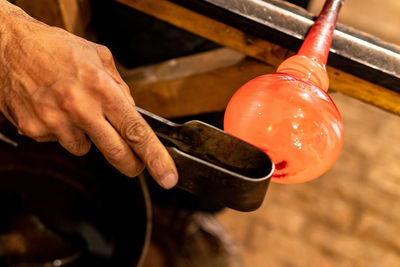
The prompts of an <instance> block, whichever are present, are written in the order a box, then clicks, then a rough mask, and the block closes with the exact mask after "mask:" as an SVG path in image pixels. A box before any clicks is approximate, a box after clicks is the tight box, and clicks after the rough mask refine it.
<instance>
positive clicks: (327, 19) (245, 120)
mask: <svg viewBox="0 0 400 267" xmlns="http://www.w3.org/2000/svg"><path fill="white" fill-rule="evenodd" d="M341 4H342V0H327V1H326V3H325V5H324V8H323V10H322V12H321V14H320V16H319V17H318V19H317V21H316V22H315V24H314V26H313V27H312V29H311V31H310V33H309V34H308V36H307V37H306V39H305V41H304V43H303V45H302V47H301V48H300V50H299V52H298V54H297V55H295V56H293V57H290V58H288V59H287V60H285V61H284V62H282V64H281V65H280V66H279V67H278V70H277V73H274V74H268V75H263V76H260V77H257V78H255V79H253V80H251V81H250V82H248V83H246V84H245V85H243V86H242V87H241V88H240V89H239V90H238V91H237V92H236V93H235V95H234V96H233V97H232V99H231V100H230V102H229V104H228V107H227V109H226V112H225V118H224V129H225V131H227V132H228V133H230V134H232V135H234V136H237V137H239V138H241V139H243V140H245V141H247V142H249V143H251V144H253V145H255V146H257V147H259V148H261V149H263V150H264V151H265V152H266V153H268V155H269V156H270V157H271V158H272V160H273V161H274V163H275V169H276V171H275V173H274V175H273V177H272V181H273V182H278V183H299V182H305V181H309V180H312V179H315V178H317V177H319V176H320V175H321V174H323V173H324V172H326V171H327V170H328V169H329V168H330V167H331V166H332V165H333V163H334V162H335V161H336V159H337V157H338V156H339V154H340V150H341V148H342V144H343V123H342V118H341V116H340V113H339V111H338V110H337V108H336V106H335V104H334V103H333V101H332V100H331V98H330V97H329V96H328V95H327V94H326V91H327V90H328V86H329V80H328V75H327V72H326V68H325V64H326V61H327V58H328V53H329V47H330V44H331V40H332V34H333V30H334V27H335V24H336V19H337V15H338V12H339V9H340V6H341Z"/></svg>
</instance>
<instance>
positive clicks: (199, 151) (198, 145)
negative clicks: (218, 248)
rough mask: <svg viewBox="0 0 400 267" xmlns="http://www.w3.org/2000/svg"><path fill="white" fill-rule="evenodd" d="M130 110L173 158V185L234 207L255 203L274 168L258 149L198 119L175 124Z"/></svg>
mask: <svg viewBox="0 0 400 267" xmlns="http://www.w3.org/2000/svg"><path fill="white" fill-rule="evenodd" d="M135 108H136V109H137V110H138V111H139V112H140V114H141V115H142V116H143V118H144V119H145V120H146V121H147V123H148V124H149V125H150V127H151V128H152V129H153V131H154V132H155V133H156V134H157V136H158V137H159V138H160V140H161V141H162V142H163V143H164V144H165V145H166V147H167V150H168V152H169V153H170V154H171V156H172V158H173V159H174V161H175V164H176V167H177V169H178V173H179V181H178V187H180V188H182V189H184V190H186V191H188V192H191V193H193V194H195V195H197V196H199V197H202V198H207V199H209V200H213V201H215V202H217V203H219V204H222V205H224V206H226V207H229V208H232V209H235V210H239V211H253V210H255V209H257V208H258V207H260V205H261V204H262V202H263V200H264V197H265V194H266V191H267V188H268V185H269V182H270V179H269V178H270V177H271V175H272V173H273V171H274V164H273V163H272V161H271V159H270V158H269V157H268V155H267V154H265V153H264V152H263V151H262V150H260V149H258V148H256V147H254V146H252V145H250V144H248V143H246V142H244V141H242V140H240V139H238V138H236V137H234V136H232V135H229V134H227V133H225V132H224V131H222V130H220V129H218V128H215V127H213V126H211V125H208V124H206V123H203V122H201V121H189V122H186V123H184V124H176V123H173V122H171V121H169V120H166V119H164V118H162V117H159V116H157V115H155V114H153V113H151V112H149V111H146V110H144V109H141V108H139V107H137V106H135Z"/></svg>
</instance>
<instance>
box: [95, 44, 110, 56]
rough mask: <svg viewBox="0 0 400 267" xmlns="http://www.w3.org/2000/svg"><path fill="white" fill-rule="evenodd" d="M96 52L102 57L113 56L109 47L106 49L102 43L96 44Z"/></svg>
mask: <svg viewBox="0 0 400 267" xmlns="http://www.w3.org/2000/svg"><path fill="white" fill-rule="evenodd" d="M97 53H98V54H99V56H100V57H101V58H104V59H112V58H113V56H112V53H111V51H110V49H108V47H106V46H104V45H98V46H97Z"/></svg>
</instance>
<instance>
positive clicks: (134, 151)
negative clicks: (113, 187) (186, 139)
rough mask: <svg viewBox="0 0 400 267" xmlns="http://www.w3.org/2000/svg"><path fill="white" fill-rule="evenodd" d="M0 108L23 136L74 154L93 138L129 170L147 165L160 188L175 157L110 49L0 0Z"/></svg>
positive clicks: (168, 181)
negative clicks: (137, 102)
mask: <svg viewBox="0 0 400 267" xmlns="http://www.w3.org/2000/svg"><path fill="white" fill-rule="evenodd" d="M0 10H1V11H0V111H1V112H2V113H3V114H4V115H5V116H6V117H7V118H8V119H9V120H10V121H11V122H12V123H13V124H14V125H15V126H16V127H17V128H18V130H19V132H20V133H21V134H24V135H26V136H29V137H31V138H33V139H35V140H37V141H39V142H47V141H58V142H59V143H60V144H61V145H62V146H63V147H64V148H65V149H67V150H68V151H69V152H71V153H72V154H74V155H78V156H79V155H84V154H86V153H87V152H88V151H89V149H90V145H91V142H90V141H89V139H90V140H91V141H92V142H93V143H94V144H95V145H96V146H97V147H98V148H99V150H100V151H101V152H102V153H103V155H104V157H105V158H106V159H107V160H108V161H109V162H110V163H111V164H112V165H113V166H115V167H116V168H117V169H118V170H120V171H121V172H122V173H124V174H125V175H127V176H131V177H133V176H136V175H138V174H139V173H140V172H141V171H142V170H143V168H144V165H145V166H146V167H147V168H148V170H149V172H150V174H151V175H152V176H153V177H154V179H155V180H156V181H157V182H158V183H159V184H160V185H161V186H163V187H164V188H170V187H172V186H174V185H175V184H176V182H177V171H176V168H175V165H174V162H173V160H172V159H171V157H170V155H169V154H168V152H167V151H166V149H165V148H164V146H163V145H162V144H161V143H160V141H159V140H158V139H157V137H156V135H155V134H154V133H153V131H152V130H151V129H150V127H149V126H148V125H147V123H146V122H145V121H144V119H143V118H142V117H141V116H140V115H139V113H138V112H137V111H136V110H135V108H134V107H133V105H134V101H133V98H132V97H131V95H130V91H129V88H128V86H127V85H126V83H125V82H124V81H123V80H122V79H121V77H120V75H119V73H118V71H117V70H116V68H115V64H114V60H113V57H112V55H111V53H110V51H109V50H108V49H107V48H106V47H104V46H101V45H98V44H95V43H92V42H89V41H87V40H84V39H82V38H79V37H77V36H75V35H72V34H70V33H68V32H66V31H64V30H62V29H59V28H55V27H50V26H47V25H45V24H43V23H40V22H38V21H36V20H34V19H32V18H30V17H29V16H28V15H27V14H25V13H24V12H23V11H22V10H20V9H19V8H16V7H14V6H12V5H11V4H9V3H7V2H6V1H3V0H0Z"/></svg>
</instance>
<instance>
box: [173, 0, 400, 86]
mask: <svg viewBox="0 0 400 267" xmlns="http://www.w3.org/2000/svg"><path fill="white" fill-rule="evenodd" d="M172 1H173V2H175V3H178V4H179V5H182V6H185V7H187V8H190V9H192V10H194V11H196V12H199V13H201V14H203V15H206V16H208V17H212V18H213V19H216V20H218V21H221V22H223V23H225V24H228V25H230V26H233V27H236V28H239V29H241V30H243V31H245V32H246V33H249V34H252V35H254V36H257V37H261V38H263V39H265V40H268V41H270V42H273V43H276V44H279V45H281V46H283V47H285V48H287V49H290V50H294V51H297V50H298V48H299V47H300V45H301V42H302V40H303V39H304V37H305V35H306V34H307V32H308V30H309V29H310V27H311V26H312V24H313V20H314V17H313V16H311V14H310V13H308V12H307V11H306V10H304V9H302V8H299V7H297V6H294V5H291V4H289V3H286V2H284V1H279V0H247V1H243V0H185V1H182V0H172ZM328 64H329V65H331V66H333V67H335V68H337V69H340V70H343V71H345V72H347V73H350V74H353V75H356V76H358V77H360V78H362V79H365V80H367V81H370V82H373V83H375V84H379V85H381V86H383V87H386V88H388V89H390V90H393V91H395V92H400V48H399V47H397V46H395V45H392V44H389V43H386V42H383V41H382V40H380V39H378V38H376V37H373V36H370V35H366V34H364V33H361V32H360V31H357V30H355V29H352V28H349V27H347V26H344V25H338V26H337V28H336V30H335V33H334V36H333V42H332V47H331V53H330V57H329V61H328Z"/></svg>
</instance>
